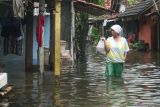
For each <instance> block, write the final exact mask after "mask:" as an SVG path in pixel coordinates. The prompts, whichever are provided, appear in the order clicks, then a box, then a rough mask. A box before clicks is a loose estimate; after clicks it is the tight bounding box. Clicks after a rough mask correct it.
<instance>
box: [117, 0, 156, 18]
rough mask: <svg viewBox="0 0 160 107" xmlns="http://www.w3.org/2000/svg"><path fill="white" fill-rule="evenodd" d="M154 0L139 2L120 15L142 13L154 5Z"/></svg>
mask: <svg viewBox="0 0 160 107" xmlns="http://www.w3.org/2000/svg"><path fill="white" fill-rule="evenodd" d="M153 3H154V2H153V0H146V1H143V2H140V3H138V4H137V5H135V6H132V7H129V8H127V9H126V11H124V12H123V13H121V14H120V15H119V17H127V16H136V15H140V14H142V13H143V12H144V11H145V10H147V9H149V8H150V7H151V6H152V5H153Z"/></svg>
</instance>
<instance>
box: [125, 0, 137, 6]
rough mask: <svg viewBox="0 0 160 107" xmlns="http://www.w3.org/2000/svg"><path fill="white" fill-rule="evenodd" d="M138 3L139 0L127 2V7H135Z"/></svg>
mask: <svg viewBox="0 0 160 107" xmlns="http://www.w3.org/2000/svg"><path fill="white" fill-rule="evenodd" d="M139 2H140V0H128V5H129V6H133V5H136V4H137V3H139Z"/></svg>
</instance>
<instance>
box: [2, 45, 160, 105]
mask: <svg viewBox="0 0 160 107" xmlns="http://www.w3.org/2000/svg"><path fill="white" fill-rule="evenodd" d="M17 60H18V59H16V61H14V62H13V63H11V64H10V65H8V66H9V68H7V72H8V81H9V83H10V84H13V85H14V89H13V90H12V92H10V93H9V94H8V95H6V96H5V97H3V98H1V99H0V106H2V107H159V106H160V53H151V52H137V51H134V50H132V51H130V53H129V54H128V56H127V60H126V63H125V70H124V72H123V77H122V78H108V79H105V77H104V71H105V60H104V58H103V57H101V56H99V55H97V54H96V52H95V47H91V48H87V51H86V56H85V57H83V58H81V59H80V60H79V61H77V62H75V64H74V66H70V65H68V64H64V65H63V66H62V70H61V76H60V78H54V76H53V72H51V71H45V73H44V75H43V76H41V75H40V74H39V73H38V72H37V71H33V73H31V72H28V73H27V72H24V63H18V61H17ZM19 62H20V61H19ZM13 66H14V67H13Z"/></svg>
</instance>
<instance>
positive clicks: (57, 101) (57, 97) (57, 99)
mask: <svg viewBox="0 0 160 107" xmlns="http://www.w3.org/2000/svg"><path fill="white" fill-rule="evenodd" d="M53 102H54V106H55V107H64V106H63V104H62V100H61V88H60V80H59V77H55V82H54V88H53Z"/></svg>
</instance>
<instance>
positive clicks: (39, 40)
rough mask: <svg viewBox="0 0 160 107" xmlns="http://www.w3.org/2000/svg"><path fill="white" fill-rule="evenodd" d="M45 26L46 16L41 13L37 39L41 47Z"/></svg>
mask: <svg viewBox="0 0 160 107" xmlns="http://www.w3.org/2000/svg"><path fill="white" fill-rule="evenodd" d="M43 27H44V16H42V15H39V16H38V23H37V30H36V39H37V42H38V46H39V47H42V42H43V41H42V33H43Z"/></svg>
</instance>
